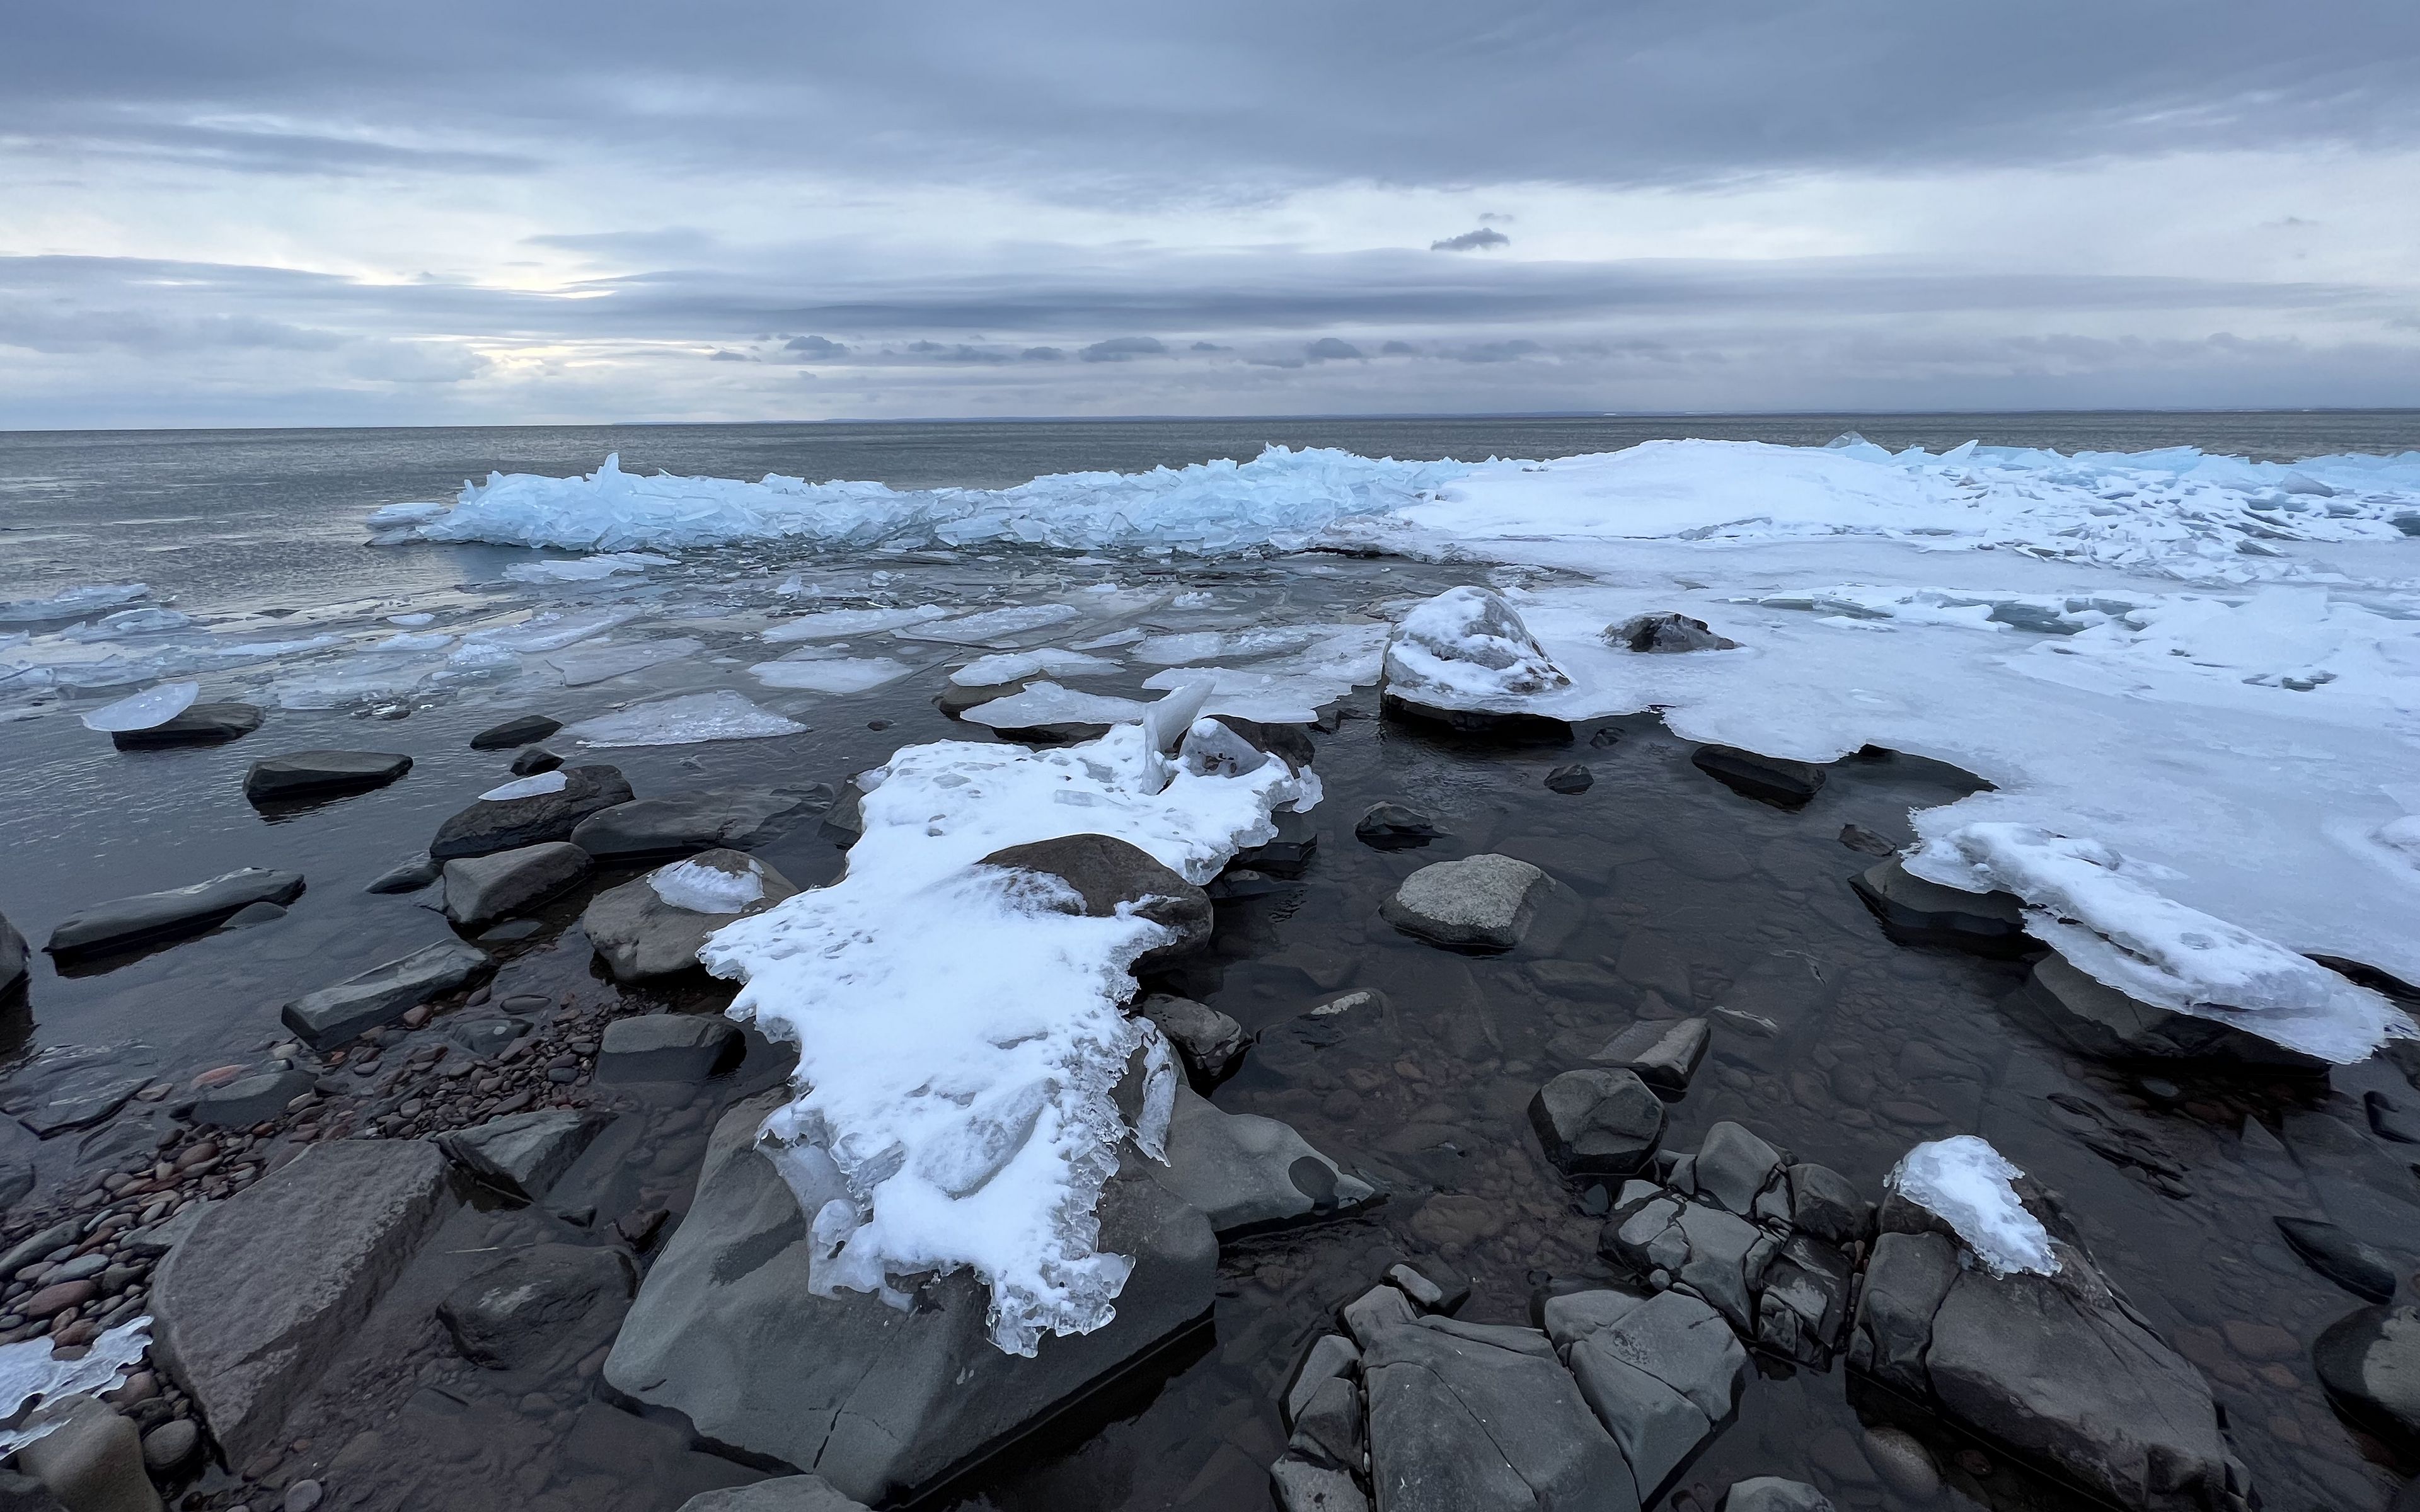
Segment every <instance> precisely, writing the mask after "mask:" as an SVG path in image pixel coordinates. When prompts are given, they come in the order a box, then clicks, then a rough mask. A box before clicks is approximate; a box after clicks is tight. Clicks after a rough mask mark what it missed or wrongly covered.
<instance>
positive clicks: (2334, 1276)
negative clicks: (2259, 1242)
mask: <svg viewBox="0 0 2420 1512" xmlns="http://www.w3.org/2000/svg"><path fill="white" fill-rule="evenodd" d="M2276 1224H2277V1231H2278V1232H2279V1233H2280V1234H2283V1235H2284V1236H2285V1237H2286V1242H2287V1244H2288V1246H2289V1247H2291V1248H2292V1250H2293V1251H2294V1253H2295V1254H2296V1255H2297V1256H2300V1257H2302V1261H2303V1263H2304V1265H2307V1266H2309V1267H2310V1268H2311V1269H2312V1270H2314V1271H2317V1272H2318V1273H2319V1274H2321V1275H2323V1276H2326V1277H2327V1278H2328V1279H2329V1280H2331V1281H2333V1282H2335V1284H2336V1285H2337V1286H2340V1287H2342V1288H2345V1289H2346V1290H2347V1291H2350V1292H2351V1293H2352V1294H2353V1295H2354V1296H2356V1297H2359V1298H2361V1299H2362V1300H2363V1301H2364V1302H2391V1301H2393V1300H2394V1298H2395V1287H2396V1275H2395V1264H2394V1262H2393V1261H2391V1260H2389V1259H2388V1258H2387V1257H2385V1256H2384V1255H2383V1254H2381V1252H2379V1251H2378V1250H2376V1249H2373V1248H2372V1247H2370V1246H2369V1245H2367V1244H2365V1243H2363V1242H2361V1241H2360V1240H2359V1239H2357V1238H2355V1237H2354V1236H2353V1235H2352V1234H2351V1233H2350V1232H2348V1231H2347V1230H2345V1229H2344V1228H2341V1227H2337V1226H2336V1225H2335V1224H2330V1223H2320V1222H2319V1221H2317V1220H2316V1219H2310V1218H2279V1219H2277V1220H2276Z"/></svg>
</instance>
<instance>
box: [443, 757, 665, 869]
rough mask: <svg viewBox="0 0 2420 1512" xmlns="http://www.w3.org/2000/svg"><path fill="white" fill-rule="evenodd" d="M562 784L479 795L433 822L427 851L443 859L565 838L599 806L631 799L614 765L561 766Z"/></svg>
mask: <svg viewBox="0 0 2420 1512" xmlns="http://www.w3.org/2000/svg"><path fill="white" fill-rule="evenodd" d="M561 771H562V773H563V779H564V780H563V786H562V788H561V789H560V790H558V791H556V792H553V793H536V794H532V795H530V796H528V797H526V798H492V799H491V798H482V799H480V800H479V801H478V802H476V803H474V804H473V805H471V807H469V808H467V809H465V810H462V811H461V812H459V813H458V814H456V815H454V817H452V818H451V819H448V820H446V821H445V823H443V824H442V825H438V826H437V838H436V839H434V840H432V841H429V842H428V854H429V855H431V856H435V857H436V858H437V859H439V860H441V861H451V860H456V859H458V858H460V857H463V856H492V855H494V854H495V853H496V852H498V851H509V850H514V849H517V848H519V847H520V846H523V845H535V844H538V843H540V842H542V841H567V840H569V839H570V838H571V832H572V831H573V830H574V829H577V828H578V827H580V822H581V821H582V819H585V818H587V817H588V816H589V815H590V814H592V813H595V812H597V810H600V809H610V808H612V807H613V806H614V805H615V804H617V803H628V802H629V801H630V796H631V795H630V784H629V782H628V779H625V778H624V777H623V776H622V774H621V772H620V770H619V769H617V768H615V767H612V766H566V767H563V768H561Z"/></svg>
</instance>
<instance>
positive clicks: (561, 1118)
mask: <svg viewBox="0 0 2420 1512" xmlns="http://www.w3.org/2000/svg"><path fill="white" fill-rule="evenodd" d="M609 1121H611V1120H610V1119H608V1118H607V1116H606V1115H604V1114H602V1113H599V1112H596V1111H593V1110H590V1109H585V1108H539V1109H537V1110H535V1112H530V1113H508V1114H506V1115H504V1117H503V1118H501V1119H489V1120H488V1121H487V1122H485V1123H480V1124H473V1126H472V1127H470V1128H468V1129H455V1130H452V1131H449V1132H448V1133H445V1134H439V1135H438V1136H437V1147H438V1148H439V1149H442V1150H444V1151H445V1153H446V1155H447V1156H449V1157H450V1158H451V1159H452V1160H453V1161H454V1163H455V1164H456V1165H459V1166H461V1167H462V1168H463V1169H464V1170H466V1171H469V1172H470V1173H471V1174H472V1175H473V1176H474V1177H476V1178H478V1179H479V1180H482V1181H485V1182H486V1183H488V1184H489V1186H492V1187H494V1188H495V1189H496V1190H498V1191H500V1192H502V1193H504V1195H506V1196H514V1197H519V1198H520V1200H522V1201H523V1202H535V1201H536V1200H537V1199H538V1198H539V1197H542V1196H545V1195H546V1190H547V1188H548V1187H551V1186H552V1185H553V1184H554V1181H555V1178H557V1177H559V1176H561V1175H562V1174H563V1173H564V1172H565V1171H567V1170H569V1169H570V1168H571V1163H572V1162H573V1161H576V1160H578V1159H579V1158H580V1153H581V1151H582V1150H584V1149H587V1148H588V1147H589V1146H590V1145H591V1144H592V1143H594V1142H595V1141H596V1138H597V1134H598V1132H599V1131H601V1130H602V1129H603V1128H604V1127H605V1125H606V1124H607V1123H608V1122H609Z"/></svg>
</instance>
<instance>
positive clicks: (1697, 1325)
mask: <svg viewBox="0 0 2420 1512" xmlns="http://www.w3.org/2000/svg"><path fill="white" fill-rule="evenodd" d="M1544 1323H1545V1325H1546V1334H1547V1336H1548V1337H1549V1338H1550V1339H1552V1340H1553V1342H1554V1346H1555V1349H1556V1350H1557V1351H1558V1353H1559V1355H1560V1356H1561V1358H1562V1360H1563V1362H1564V1364H1565V1365H1569V1366H1570V1368H1571V1372H1572V1378H1573V1379H1574V1380H1575V1381H1577V1382H1578V1383H1579V1389H1580V1396H1581V1398H1582V1399H1583V1400H1585V1401H1586V1402H1587V1403H1588V1404H1589V1409H1590V1411H1591V1412H1594V1413H1596V1416H1597V1421H1599V1422H1600V1423H1603V1424H1604V1425H1605V1429H1606V1432H1607V1433H1608V1434H1610V1435H1612V1437H1613V1442H1614V1443H1616V1444H1618V1445H1619V1446H1620V1447H1621V1453H1622V1458H1624V1459H1625V1460H1626V1461H1627V1462H1628V1463H1629V1466H1630V1473H1631V1479H1632V1482H1633V1485H1634V1486H1635V1487H1636V1489H1637V1495H1638V1500H1639V1503H1640V1504H1641V1505H1645V1504H1649V1503H1651V1502H1652V1501H1653V1499H1654V1497H1655V1494H1656V1492H1657V1490H1658V1489H1660V1488H1661V1487H1662V1486H1663V1485H1664V1483H1665V1482H1666V1481H1668V1480H1669V1479H1670V1478H1671V1476H1672V1473H1673V1472H1674V1471H1675V1470H1677V1469H1679V1468H1680V1467H1681V1464H1682V1463H1683V1461H1684V1460H1686V1459H1687V1458H1689V1457H1690V1456H1691V1455H1693V1454H1695V1453H1697V1451H1698V1446H1699V1444H1701V1443H1705V1442H1706V1440H1707V1439H1708V1438H1709V1437H1711V1436H1712V1435H1713V1433H1714V1425H1715V1424H1716V1423H1719V1422H1722V1421H1723V1420H1725V1419H1726V1418H1728V1417H1729V1416H1730V1411H1731V1402H1732V1401H1733V1399H1734V1398H1735V1396H1736V1395H1737V1393H1738V1391H1739V1389H1740V1387H1741V1386H1742V1384H1743V1383H1744V1382H1745V1381H1746V1378H1747V1350H1745V1349H1743V1348H1742V1347H1741V1345H1740V1342H1739V1340H1738V1338H1737V1337H1736V1336H1734V1335H1733V1334H1732V1332H1731V1329H1730V1324H1728V1323H1727V1322H1725V1321H1724V1320H1723V1319H1722V1317H1721V1316H1720V1315H1719V1314H1717V1313H1716V1312H1715V1311H1714V1309H1713V1308H1712V1307H1709V1306H1707V1305H1706V1304H1704V1303H1702V1302H1699V1301H1698V1300H1697V1299H1696V1298H1694V1297H1687V1296H1683V1295H1682V1294H1681V1293H1679V1292H1677V1291H1667V1292H1662V1293H1659V1294H1657V1295H1655V1296H1652V1297H1638V1296H1634V1295H1632V1294H1630V1293H1628V1292H1621V1291H1586V1292H1576V1293H1573V1294H1570V1295H1567V1296H1562V1297H1556V1298H1553V1299H1551V1300H1549V1301H1548V1302H1547V1303H1546V1304H1545V1307H1544Z"/></svg>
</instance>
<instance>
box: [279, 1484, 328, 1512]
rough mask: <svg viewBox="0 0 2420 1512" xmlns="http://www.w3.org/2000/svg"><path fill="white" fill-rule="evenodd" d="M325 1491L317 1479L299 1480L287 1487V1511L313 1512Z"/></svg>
mask: <svg viewBox="0 0 2420 1512" xmlns="http://www.w3.org/2000/svg"><path fill="white" fill-rule="evenodd" d="M323 1494H324V1493H323V1492H322V1491H321V1490H320V1489H319V1483H318V1481H316V1480H298V1481H296V1482H295V1483H294V1484H293V1485H291V1486H288V1487H287V1488H286V1512H311V1509H312V1508H313V1507H316V1506H318V1504H319V1499H320V1497H321V1496H322V1495H323Z"/></svg>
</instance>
